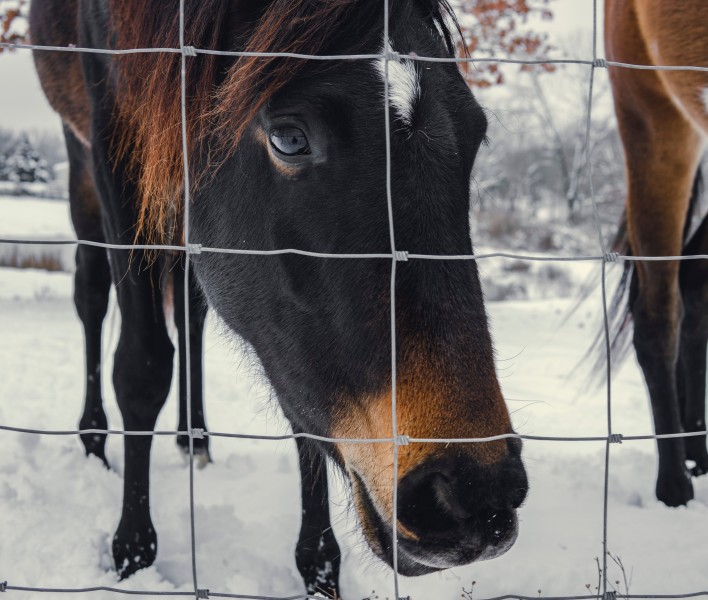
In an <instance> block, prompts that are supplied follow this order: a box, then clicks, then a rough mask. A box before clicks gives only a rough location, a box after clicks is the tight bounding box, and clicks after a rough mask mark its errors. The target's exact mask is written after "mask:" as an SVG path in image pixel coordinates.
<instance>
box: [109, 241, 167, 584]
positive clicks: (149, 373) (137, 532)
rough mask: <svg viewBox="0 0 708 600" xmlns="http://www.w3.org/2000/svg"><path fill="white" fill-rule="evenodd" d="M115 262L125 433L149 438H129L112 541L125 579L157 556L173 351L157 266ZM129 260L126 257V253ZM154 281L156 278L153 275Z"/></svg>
mask: <svg viewBox="0 0 708 600" xmlns="http://www.w3.org/2000/svg"><path fill="white" fill-rule="evenodd" d="M118 254H119V252H115V253H114V255H113V256H112V264H113V265H116V264H118V265H121V267H118V268H117V269H116V272H118V273H119V272H121V270H122V269H126V271H125V272H126V273H127V274H126V276H125V278H124V279H123V280H122V281H121V280H118V281H116V291H117V294H118V303H119V306H120V309H121V315H122V323H121V334H120V340H119V342H118V348H117V349H116V353H115V360H114V370H113V385H114V387H115V391H116V399H117V400H118V406H119V408H120V411H121V415H122V416H123V426H124V428H125V429H126V430H127V431H135V432H144V433H145V434H146V435H126V436H125V439H124V444H125V467H124V473H123V512H122V514H121V519H120V523H119V525H118V529H117V530H116V533H115V536H114V537H113V559H114V561H115V565H116V570H117V571H118V574H119V575H120V577H121V578H125V577H128V576H129V575H131V574H132V573H134V572H135V571H137V570H139V569H142V568H145V567H148V566H150V565H151V564H152V563H153V562H154V560H155V556H156V554H157V534H156V532H155V529H154V527H153V524H152V519H151V517H150V449H151V445H152V435H149V433H151V432H152V431H153V430H154V428H155V423H156V422H157V417H158V415H159V413H160V410H161V409H162V407H163V405H164V403H165V400H166V399H167V394H168V393H169V390H170V384H171V381H172V360H173V356H174V347H173V346H172V342H171V341H170V338H169V335H168V333H167V327H166V325H165V320H164V315H163V314H162V299H161V293H160V290H159V288H158V287H157V286H156V285H153V283H152V282H151V279H152V277H151V272H155V273H156V272H159V271H158V269H160V266H159V264H158V265H156V266H155V267H153V269H150V270H147V271H145V270H142V269H141V268H140V263H141V262H142V260H146V259H144V258H142V257H134V258H133V262H131V263H130V264H129V265H128V264H126V261H127V257H125V255H123V256H122V257H121V258H123V260H119V258H118V256H117V255H118ZM124 254H125V253H124ZM153 276H154V277H156V275H153Z"/></svg>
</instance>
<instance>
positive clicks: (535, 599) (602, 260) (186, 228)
mask: <svg viewBox="0 0 708 600" xmlns="http://www.w3.org/2000/svg"><path fill="white" fill-rule="evenodd" d="M382 1H383V6H384V23H383V29H384V40H385V46H384V51H383V52H382V53H379V54H350V55H310V54H299V53H290V52H238V51H224V50H216V49H211V48H195V47H192V46H187V45H185V30H186V26H187V24H186V23H185V0H180V6H179V23H180V25H179V34H180V46H179V47H178V48H132V49H125V50H111V49H99V48H83V47H76V46H41V45H33V44H9V43H0V48H7V49H15V50H34V51H51V52H70V53H95V54H108V55H115V56H119V55H130V54H139V53H155V54H157V53H169V54H175V55H179V56H180V60H181V77H180V97H181V128H182V132H181V137H182V160H183V176H184V204H183V205H184V210H183V224H182V226H183V234H184V238H183V239H184V243H183V244H182V245H166V244H111V243H102V242H94V241H90V240H83V239H54V240H46V239H28V238H23V239H12V238H2V239H0V244H20V245H49V246H72V245H73V246H80V245H86V246H94V247H100V248H105V249H107V250H108V249H110V250H126V251H132V250H163V251H165V250H167V251H172V252H178V253H185V254H186V255H187V256H188V257H189V256H193V255H198V254H202V253H222V254H234V255H252V256H279V255H283V254H296V255H301V256H308V257H312V258H327V259H342V260H366V259H388V260H391V271H390V314H391V318H390V341H391V365H390V367H391V384H392V394H391V399H392V400H391V415H392V424H393V428H392V431H391V436H390V437H384V438H374V439H372V438H332V437H323V436H319V435H314V434H310V433H292V434H287V435H257V434H246V433H236V432H219V431H205V430H203V429H200V428H193V427H192V421H191V419H192V410H191V403H192V398H191V384H190V377H191V368H190V356H191V354H190V349H189V336H186V345H187V348H186V360H187V368H186V378H187V385H186V400H187V412H186V414H187V422H188V425H187V429H186V430H182V431H179V430H174V431H170V430H156V431H128V430H117V429H93V428H92V429H77V430H47V429H35V428H25V427H15V426H11V425H5V424H0V431H4V432H15V433H27V434H32V435H45V436H75V435H80V434H106V435H116V436H185V437H187V438H188V439H189V490H188V494H189V528H190V544H191V576H192V583H193V590H192V591H183V592H180V591H155V590H153V591H151V590H127V589H121V588H115V587H110V586H94V587H78V588H50V587H27V586H19V585H13V583H12V581H11V580H8V581H0V592H5V593H7V592H45V593H61V594H84V593H91V592H99V591H104V592H111V593H115V594H123V595H140V596H173V597H189V596H191V597H194V598H197V599H199V598H210V597H214V598H240V599H244V600H307V599H310V598H311V599H313V600H314V599H315V598H321V596H319V595H318V596H311V595H308V594H297V595H292V596H277V597H275V596H259V595H243V594H238V593H229V592H222V591H211V590H209V589H207V588H206V587H200V583H203V582H200V580H199V578H198V575H199V574H198V568H197V561H196V535H195V529H196V525H195V509H194V505H195V503H194V456H195V455H194V444H193V442H194V440H195V439H203V438H205V437H213V438H233V439H249V440H266V441H268V440H269V441H282V440H294V439H298V438H307V439H311V440H315V441H319V442H324V443H340V444H389V445H392V446H393V464H394V477H393V503H392V508H393V517H392V525H393V526H392V537H393V544H392V551H393V567H394V568H393V572H392V583H393V591H394V598H396V599H399V600H407V598H402V597H401V595H400V592H399V580H398V568H397V566H398V542H397V535H398V528H397V526H396V523H397V510H398V506H397V495H398V453H399V447H400V446H407V445H409V444H426V443H427V444H429V443H446V444H469V443H487V442H492V441H497V440H504V439H511V438H516V439H520V440H528V441H548V442H562V443H572V442H602V443H604V444H605V452H604V483H603V518H602V543H603V559H602V570H601V573H602V585H601V587H600V589H599V590H598V593H596V594H592V593H590V594H585V595H570V596H542V595H540V593H539V595H533V596H529V595H523V594H515V593H510V594H506V595H502V596H495V597H490V598H486V599H483V600H506V599H518V600H591V599H593V598H598V596H603V597H604V598H605V599H606V600H615V598H616V596H617V595H621V597H623V598H656V599H673V598H676V599H678V598H694V597H701V596H708V590H703V591H695V592H690V593H684V594H618V593H617V592H616V591H614V590H612V589H609V585H608V584H609V582H608V576H607V556H608V552H607V544H608V537H609V533H610V532H609V531H608V488H609V472H610V454H611V445H612V444H621V443H622V442H623V441H639V440H661V439H673V438H688V437H694V436H703V435H706V433H707V432H706V431H698V432H683V433H672V434H645V435H626V436H625V435H623V434H621V433H619V432H616V431H615V430H614V429H613V424H612V400H613V394H612V373H611V368H612V356H611V354H612V348H611V338H610V323H609V317H608V303H607V273H606V270H607V264H608V263H617V262H628V261H634V262H638V261H685V260H705V259H708V255H705V254H699V255H690V256H625V255H620V254H618V253H616V252H612V251H609V250H608V246H607V243H606V241H605V239H604V236H603V232H602V227H601V221H600V214H599V210H598V206H597V202H596V199H595V196H594V192H593V189H592V173H591V166H592V163H591V160H590V147H591V144H590V140H591V136H592V108H593V88H594V81H595V71H596V69H598V68H601V69H607V68H617V69H639V70H653V71H699V72H704V73H708V67H702V66H696V65H683V66H668V65H644V64H629V63H623V62H616V61H610V60H606V59H603V58H600V57H598V49H597V37H598V26H597V17H598V10H597V0H592V8H593V28H592V31H593V47H592V58H591V59H548V60H523V59H513V58H495V57H485V58H475V57H450V58H439V57H429V56H420V55H417V54H413V53H412V54H401V53H398V52H395V51H394V50H393V49H392V48H391V47H390V42H389V0H382ZM199 55H218V56H228V57H268V58H273V57H280V58H294V59H301V60H312V61H343V60H344V61H361V60H367V61H370V60H380V61H383V63H384V96H383V98H384V108H385V110H384V118H385V131H384V136H385V142H386V165H385V167H386V199H387V209H388V230H389V241H390V252H387V253H368V254H365V253H361V254H346V253H321V252H311V251H305V250H301V249H297V248H285V249H276V250H257V249H233V248H215V247H207V246H202V245H200V244H197V243H193V242H192V240H191V237H190V178H189V162H188V159H189V157H188V132H187V129H188V128H187V94H186V86H187V81H186V79H187V75H186V65H187V61H188V60H190V59H192V58H195V57H197V56H199ZM403 60H406V61H420V62H428V63H472V64H474V63H481V62H492V63H511V64H521V65H539V64H558V65H563V64H566V65H567V64H574V65H585V66H587V67H589V70H590V75H589V84H588V103H587V106H588V110H587V115H586V120H585V125H586V126H585V150H584V161H585V165H586V173H585V176H586V178H587V180H588V183H589V186H590V200H591V203H592V208H593V217H594V221H595V224H596V227H597V234H598V252H597V253H596V254H594V255H585V256H553V257H549V256H538V255H532V254H525V253H524V254H521V253H507V252H493V253H486V254H471V255H432V254H415V253H410V252H408V251H406V250H404V249H399V248H398V247H397V245H396V237H395V223H394V218H393V194H392V175H391V160H392V156H391V123H390V114H389V110H388V107H389V95H390V79H389V64H390V63H391V62H400V61H403ZM490 258H511V259H516V260H522V261H544V262H579V261H590V262H597V263H599V264H600V265H601V291H602V314H603V323H604V344H605V350H606V409H607V417H606V423H607V434H606V435H601V436H599V435H595V436H537V435H527V434H517V433H510V434H503V435H497V436H490V437H481V438H418V437H410V436H408V435H406V434H405V432H401V431H399V428H398V423H397V391H396V382H397V377H396V370H397V357H396V346H397V344H396V334H397V332H396V313H395V310H396V268H397V264H398V263H399V262H406V261H413V260H428V261H450V260H455V261H456V260H472V261H482V260H485V259H490ZM184 264H185V271H186V274H185V278H184V281H185V285H184V290H183V292H184V302H185V306H189V288H188V285H187V282H188V280H189V272H190V269H191V261H190V260H186V261H185V262H184ZM184 319H185V329H186V331H189V329H190V314H189V310H185V315H184ZM3 575H6V574H3V573H2V572H0V578H1V577H2V576H3Z"/></svg>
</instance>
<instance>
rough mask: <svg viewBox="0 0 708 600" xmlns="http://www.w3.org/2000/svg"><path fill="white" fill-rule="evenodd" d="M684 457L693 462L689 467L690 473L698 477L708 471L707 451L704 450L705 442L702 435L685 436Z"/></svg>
mask: <svg viewBox="0 0 708 600" xmlns="http://www.w3.org/2000/svg"><path fill="white" fill-rule="evenodd" d="M686 458H687V459H688V460H692V461H693V462H694V463H695V466H694V467H693V468H692V469H691V475H693V476H694V477H699V476H700V475H705V474H706V473H708V451H706V442H705V438H704V437H703V436H701V437H697V438H686Z"/></svg>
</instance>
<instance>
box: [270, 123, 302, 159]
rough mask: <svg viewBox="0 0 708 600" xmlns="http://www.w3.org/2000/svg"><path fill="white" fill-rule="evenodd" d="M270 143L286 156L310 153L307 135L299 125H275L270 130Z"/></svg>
mask: <svg viewBox="0 0 708 600" xmlns="http://www.w3.org/2000/svg"><path fill="white" fill-rule="evenodd" d="M270 145H271V146H273V149H274V150H275V151H277V152H279V153H280V154H283V155H284V156H301V155H303V154H310V144H309V142H308V141H307V136H306V135H305V132H304V131H303V130H302V129H299V128H297V127H274V128H273V129H271V130H270Z"/></svg>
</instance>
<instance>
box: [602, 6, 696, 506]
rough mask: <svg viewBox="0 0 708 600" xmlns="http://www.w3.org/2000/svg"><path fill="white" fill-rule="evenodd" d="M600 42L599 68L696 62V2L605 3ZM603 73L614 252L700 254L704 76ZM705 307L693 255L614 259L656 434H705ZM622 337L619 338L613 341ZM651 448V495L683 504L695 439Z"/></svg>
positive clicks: (623, 328) (620, 325) (619, 309)
mask: <svg viewBox="0 0 708 600" xmlns="http://www.w3.org/2000/svg"><path fill="white" fill-rule="evenodd" d="M605 42H606V51H607V58H608V59H609V60H611V61H617V62H624V63H632V64H637V65H666V66H671V65H676V66H679V65H688V66H707V65H708V62H706V61H708V5H707V4H706V3H705V2H701V1H700V0H688V1H687V2H684V3H683V4H682V5H681V10H673V9H671V8H670V7H669V6H668V4H667V3H665V2H660V1H659V0H606V3H605ZM609 74H610V81H611V85H612V90H613V95H614V104H615V109H616V114H617V122H618V125H619V133H620V137H621V140H622V143H623V146H624V152H625V159H626V173H627V199H626V209H625V217H624V222H623V224H622V226H621V227H620V232H619V234H618V237H617V239H616V242H615V249H616V250H618V251H619V252H624V253H627V254H633V255H634V256H636V257H641V256H647V257H661V256H681V255H684V256H691V255H697V254H706V253H708V220H706V219H705V215H703V214H702V213H701V212H700V211H699V210H698V206H699V200H700V197H701V174H700V161H701V157H702V153H703V150H704V147H705V140H706V135H708V77H707V76H706V73H702V72H697V71H686V70H684V71H670V70H664V71H660V70H635V69H627V68H614V67H610V69H609ZM694 222H697V223H698V226H697V227H696V226H695V224H694ZM633 264H634V265H635V266H632V265H633ZM627 287H628V288H629V294H628V301H627V302H626V303H625V301H624V300H620V299H621V298H623V297H625V293H624V292H625V291H626V288H627ZM706 306H708V264H706V262H705V261H704V260H696V259H693V260H682V261H676V260H663V261H661V260H660V261H656V262H649V261H638V262H636V263H630V262H628V263H626V267H625V272H624V276H623V281H622V285H620V288H619V290H618V295H617V297H616V301H615V302H614V321H615V324H616V325H617V330H616V332H615V339H614V344H615V346H616V347H618V348H619V349H620V351H621V349H622V346H625V347H627V346H629V345H630V344H629V339H628V338H629V335H628V331H629V329H628V327H627V325H628V324H629V322H630V320H632V321H633V322H634V333H633V339H632V341H633V344H634V348H635V350H636V355H637V359H638V362H639V365H640V367H641V369H642V372H643V374H644V379H645V381H646V384H647V388H648V391H649V396H650V399H651V407H652V413H653V418H654V427H655V431H656V433H657V434H671V433H680V432H690V433H695V432H701V431H705V429H706V421H705V419H706V414H705V410H706V408H705V391H706V390H705V383H706V343H707V342H708V312H707V311H706ZM623 333H624V334H626V335H624V336H623V335H622V334H623ZM623 337H624V340H626V341H627V343H624V344H623V343H619V341H620V340H621V339H622V338H623ZM658 450H659V469H658V477H657V482H656V496H657V498H658V499H659V500H660V501H662V502H663V503H665V504H667V505H668V506H679V505H684V504H686V503H687V502H688V501H689V500H691V499H692V498H693V485H692V481H691V475H693V476H699V475H702V474H704V473H707V472H708V452H706V437H705V436H702V435H695V436H689V437H685V438H683V439H682V438H679V439H659V440H658ZM687 460H689V461H692V462H693V463H694V465H693V467H692V469H691V471H689V470H688V466H687V464H686V461H687Z"/></svg>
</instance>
